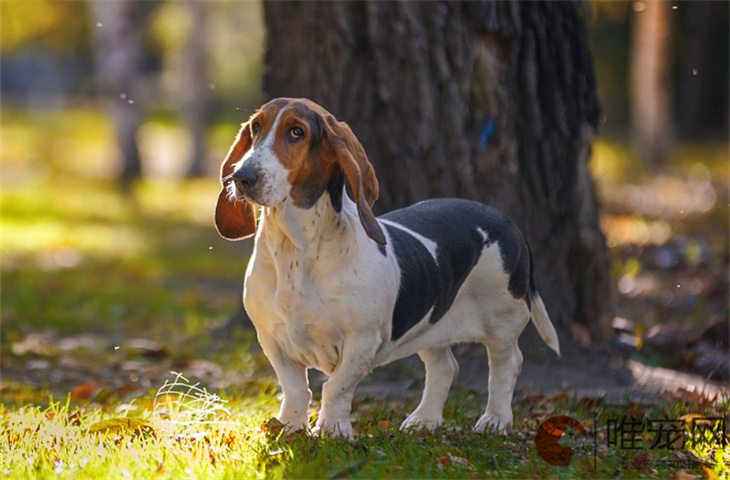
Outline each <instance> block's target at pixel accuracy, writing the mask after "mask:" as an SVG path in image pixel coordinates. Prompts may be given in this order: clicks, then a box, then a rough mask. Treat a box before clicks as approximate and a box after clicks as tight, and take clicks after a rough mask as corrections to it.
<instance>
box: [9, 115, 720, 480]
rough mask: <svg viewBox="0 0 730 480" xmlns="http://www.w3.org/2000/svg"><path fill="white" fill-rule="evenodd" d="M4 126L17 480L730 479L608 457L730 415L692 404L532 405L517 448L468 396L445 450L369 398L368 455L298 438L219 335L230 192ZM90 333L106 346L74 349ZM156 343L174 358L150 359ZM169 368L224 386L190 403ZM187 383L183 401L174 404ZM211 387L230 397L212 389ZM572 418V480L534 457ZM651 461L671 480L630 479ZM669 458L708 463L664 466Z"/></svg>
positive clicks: (345, 444)
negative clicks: (642, 426)
mask: <svg viewBox="0 0 730 480" xmlns="http://www.w3.org/2000/svg"><path fill="white" fill-rule="evenodd" d="M68 115H70V116H68ZM2 122H3V123H2V129H3V137H2V141H3V145H2V147H3V148H2V149H0V151H1V152H2V161H3V188H2V192H1V194H0V206H1V207H2V215H1V216H0V229H1V232H2V236H1V240H0V241H1V243H0V253H1V255H2V265H1V268H2V269H1V271H0V272H1V273H2V278H1V280H2V285H1V286H2V288H1V290H0V300H1V301H2V331H1V332H0V353H1V355H2V369H3V378H2V380H0V476H1V477H2V478H13V479H16V478H17V479H22V478H43V479H64V478H83V479H120V478H133V479H147V478H150V479H165V478H222V479H225V478H232V479H233V478H414V477H415V478H525V477H533V478H534V477H537V478H574V477H580V478H609V477H610V478H614V477H617V476H623V477H631V478H634V477H636V478H656V477H659V478H667V477H672V476H675V477H676V475H677V472H678V471H679V470H682V469H684V470H686V471H687V472H688V473H690V474H692V475H704V476H705V477H709V478H713V477H712V475H715V476H717V477H722V476H723V475H724V476H725V477H723V478H727V471H728V464H730V449H728V448H727V447H725V448H710V447H709V446H707V445H696V446H694V447H692V448H688V449H685V450H682V451H673V450H667V449H664V450H657V449H650V448H648V446H647V445H644V448H643V449H642V450H640V451H639V452H627V451H626V450H622V449H621V448H618V447H617V446H615V445H614V446H606V444H607V439H606V436H607V434H608V432H607V430H606V427H607V425H608V422H609V420H610V419H612V418H620V417H622V416H624V415H631V416H636V417H643V418H647V419H660V418H671V419H680V418H682V417H686V416H687V415H691V414H695V415H703V416H712V415H722V414H724V413H727V411H728V410H729V409H730V405H729V404H728V401H727V400H720V399H707V398H706V397H704V396H702V395H697V394H691V393H689V392H678V393H677V394H676V395H675V398H672V399H669V400H667V401H665V402H663V403H659V404H652V405H639V404H634V403H631V402H626V403H625V404H622V405H610V404H608V403H607V402H604V401H603V400H602V399H600V398H598V399H592V398H579V397H577V396H576V395H569V394H560V395H556V396H541V395H539V394H533V395H527V396H523V397H521V398H517V399H516V401H515V404H514V410H515V431H514V432H513V433H512V434H510V435H507V436H503V435H497V434H493V433H487V434H477V433H474V432H472V431H471V430H470V427H471V426H472V425H473V424H474V423H475V422H476V419H477V418H478V417H479V415H480V413H481V411H480V410H481V408H482V405H483V403H484V401H485V398H483V395H482V394H480V393H478V392H474V391H469V390H466V389H463V388H462V389H456V390H455V391H453V392H452V393H451V395H450V397H449V400H448V403H447V406H446V409H445V418H446V423H445V425H444V427H443V428H441V429H440V430H438V431H437V432H435V433H433V434H430V433H426V432H401V431H399V430H398V426H399V425H400V423H401V422H402V421H403V419H404V418H405V416H406V415H407V413H408V412H409V411H412V410H413V409H414V408H415V406H416V401H415V400H402V399H393V398H389V399H386V400H375V399H372V398H368V397H363V396H361V395H356V401H355V404H354V411H353V419H354V427H355V430H356V432H357V437H356V438H355V439H354V440H352V441H347V440H343V439H339V438H331V437H327V436H325V437H314V436H310V435H308V434H304V433H289V432H286V431H284V430H282V429H281V426H280V425H277V422H276V421H274V420H272V419H271V417H272V415H273V414H274V413H275V412H276V411H277V409H278V399H277V393H278V390H277V388H276V380H275V378H274V377H273V373H272V370H271V368H270V366H269V365H268V362H267V361H266V359H265V358H264V357H263V355H262V354H261V353H260V351H259V350H258V349H257V348H256V340H255V336H254V333H253V332H251V331H247V332H240V333H236V334H235V335H234V337H233V338H225V339H221V338H220V337H214V336H213V332H214V331H215V330H216V329H217V328H219V327H221V326H222V325H224V324H225V322H226V321H227V319H228V317H229V316H230V315H231V314H232V313H233V312H235V311H236V310H237V309H238V308H239V304H240V289H241V286H240V285H241V281H242V277H243V271H244V269H245V265H246V258H245V257H244V255H243V253H242V251H243V250H242V249H241V246H240V245H238V244H232V243H229V242H226V241H224V240H221V239H220V238H219V237H218V235H217V234H216V232H215V230H214V228H213V226H212V220H211V216H212V209H213V202H214V201H215V198H216V195H217V191H218V188H219V185H218V182H217V180H215V179H204V180H196V181H186V182H165V181H146V182H143V183H140V184H138V185H136V186H135V187H134V188H133V190H132V191H131V192H123V191H120V190H119V189H117V188H116V185H115V183H114V182H113V181H112V180H110V179H107V178H104V177H103V176H101V175H100V172H105V171H108V170H109V169H110V165H111V164H113V161H112V160H111V158H112V157H113V155H112V154H111V153H110V151H111V150H113V148H111V147H110V146H109V145H111V144H112V143H111V131H112V129H111V128H110V126H109V124H108V122H107V120H106V119H105V117H103V116H102V115H100V114H99V113H98V112H95V111H76V112H71V113H70V114H68V113H60V112H45V113H44V114H38V113H23V112H9V113H8V112H7V111H4V112H3V117H2ZM221 128H222V127H221ZM213 130H214V131H217V130H219V128H218V127H216V128H214V129H213ZM234 133H235V132H234ZM225 141H226V142H227V141H228V140H225ZM218 147H221V145H218ZM222 147H223V148H225V145H223V146H222ZM602 148H608V147H607V146H606V145H603V147H602ZM611 148H612V150H611V151H620V149H618V148H614V147H611ZM87 334H93V335H96V336H95V337H93V338H92V339H91V340H89V341H88V342H87V343H84V342H80V343H79V345H78V346H74V345H75V344H70V345H71V346H69V344H66V345H64V343H63V341H64V340H69V339H73V340H74V341H77V340H79V338H83V337H81V336H83V335H87ZM140 338H142V339H146V340H149V341H152V342H155V343H154V344H153V345H157V346H158V347H157V349H155V348H148V349H147V350H145V349H140V348H138V347H134V345H135V342H137V341H138V339H140ZM203 360H205V361H207V362H208V364H204V365H202V366H201V361H203ZM206 368H207V369H208V370H210V369H213V370H215V368H217V369H218V370H217V371H216V372H217V373H205V371H206ZM170 371H177V372H182V373H183V374H185V375H186V376H189V378H190V379H191V382H192V383H195V382H197V381H198V380H194V379H193V377H194V376H195V375H196V372H203V373H201V374H200V376H201V377H202V378H204V379H207V380H205V381H204V383H202V384H201V385H199V386H197V387H196V388H192V389H191V388H188V387H186V382H183V381H182V380H181V379H179V378H178V377H176V376H175V375H173V374H171V373H170ZM130 372H131V373H130ZM63 375H67V376H65V377H64V376H63ZM136 377H144V379H146V380H147V381H148V383H144V382H142V379H141V378H136ZM176 378H178V380H179V382H178V383H180V384H178V385H177V386H176V388H178V390H177V392H178V393H175V392H170V391H166V389H167V390H169V383H167V385H166V382H170V381H173V380H175V379H176ZM196 378H197V377H196ZM212 381H215V382H217V384H218V385H219V387H216V390H215V394H216V396H213V395H212V394H211V393H209V392H207V391H205V390H204V389H203V387H206V384H205V383H206V382H212ZM208 388H209V387H208ZM180 392H182V393H184V395H183V394H181V393H180ZM317 394H318V392H316V391H315V397H316V396H317ZM54 398H55V400H54ZM58 399H61V400H60V401H59V400H58ZM201 403H202V406H201ZM313 413H314V409H313ZM556 415H568V416H571V417H573V418H575V419H577V420H579V421H580V422H581V423H582V424H583V425H584V426H585V427H586V428H587V431H588V433H589V435H588V436H584V435H582V434H580V432H578V431H577V430H575V429H571V430H569V431H568V432H566V435H565V436H564V439H563V440H561V444H562V445H565V446H568V447H570V448H572V449H573V460H572V462H571V464H570V465H569V466H567V467H556V466H551V465H549V464H548V463H546V462H545V461H544V460H543V459H542V458H541V457H540V456H539V455H538V453H537V451H536V449H535V436H536V432H537V429H538V426H539V425H540V423H541V422H542V421H544V420H545V419H547V418H549V417H552V416H556ZM312 420H314V415H313V417H312ZM645 440H647V441H648V440H649V439H645ZM596 445H597V446H598V448H597V449H596V448H594V447H595V446H596ZM641 454H646V455H647V458H648V460H650V461H651V462H655V463H656V462H660V463H659V464H658V465H659V466H658V467H657V468H655V469H654V470H651V469H647V470H644V471H640V470H637V469H636V468H633V467H631V466H630V465H631V460H632V459H633V458H634V457H636V455H641ZM689 455H695V456H696V458H694V457H689ZM693 458H694V459H693ZM667 459H669V460H681V461H687V459H693V460H692V461H693V462H694V463H691V464H690V467H688V468H682V467H666V466H662V465H666V464H667V462H666V460H667ZM700 460H702V461H706V462H707V467H704V468H703V467H702V466H701V465H700ZM661 461H664V463H661ZM710 472H711V473H710Z"/></svg>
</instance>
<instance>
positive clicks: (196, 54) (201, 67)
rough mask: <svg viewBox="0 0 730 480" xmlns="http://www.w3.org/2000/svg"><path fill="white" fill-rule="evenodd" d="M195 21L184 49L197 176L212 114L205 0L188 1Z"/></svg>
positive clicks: (187, 113) (192, 174) (188, 115)
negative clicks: (206, 131) (206, 130)
mask: <svg viewBox="0 0 730 480" xmlns="http://www.w3.org/2000/svg"><path fill="white" fill-rule="evenodd" d="M188 8H190V10H191V13H192V17H193V24H192V29H191V32H190V38H189V39H188V43H187V47H186V49H185V53H184V55H185V69H184V72H185V76H186V78H185V83H186V88H185V93H186V95H185V98H183V99H182V100H183V102H184V105H183V106H184V111H183V115H184V116H185V119H186V122H187V124H188V126H189V128H190V133H191V136H192V140H193V152H192V156H191V159H190V166H189V168H188V172H187V175H188V176H190V177H198V176H201V175H203V174H204V173H205V170H206V162H205V154H206V141H205V129H206V127H207V126H208V117H209V115H210V101H211V94H210V88H209V85H208V74H207V55H208V52H207V51H206V20H205V19H206V15H207V4H206V2H203V1H192V2H189V4H188Z"/></svg>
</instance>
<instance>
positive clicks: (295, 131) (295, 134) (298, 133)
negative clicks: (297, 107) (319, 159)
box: [289, 127, 304, 140]
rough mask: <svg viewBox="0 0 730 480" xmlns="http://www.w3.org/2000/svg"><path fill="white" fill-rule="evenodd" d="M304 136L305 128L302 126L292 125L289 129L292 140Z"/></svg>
mask: <svg viewBox="0 0 730 480" xmlns="http://www.w3.org/2000/svg"><path fill="white" fill-rule="evenodd" d="M303 136H304V130H302V129H301V128H300V127H292V128H291V129H290V130H289V138H291V139H292V140H299V139H300V138H302V137H303Z"/></svg>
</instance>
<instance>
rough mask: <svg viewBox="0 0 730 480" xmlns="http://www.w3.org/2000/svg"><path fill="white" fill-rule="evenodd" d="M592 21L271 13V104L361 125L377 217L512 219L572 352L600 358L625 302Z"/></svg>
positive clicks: (529, 8)
mask: <svg viewBox="0 0 730 480" xmlns="http://www.w3.org/2000/svg"><path fill="white" fill-rule="evenodd" d="M582 8H583V7H582V4H581V3H576V2H484V1H481V2H452V1H436V2H335V3H329V2H267V3H265V4H264V13H265V22H266V26H267V29H268V43H267V52H266V63H267V67H268V70H267V74H266V77H265V79H264V89H265V91H266V93H267V94H268V95H269V96H271V97H277V96H306V97H309V98H311V99H312V100H314V101H316V102H319V103H321V104H322V105H323V106H325V107H326V108H327V109H329V110H330V111H332V113H333V114H335V115H336V116H337V117H338V118H340V119H341V120H345V121H347V122H348V123H349V124H350V125H351V127H352V128H353V130H354V131H355V133H356V134H357V135H358V137H359V138H360V140H361V141H362V143H363V145H364V147H365V150H366V151H367V152H368V154H369V158H370V160H371V162H372V163H373V165H374V166H375V169H376V172H378V175H379V179H380V182H381V197H380V201H379V202H378V203H377V204H376V209H378V208H379V209H380V210H381V211H387V210H390V209H393V208H396V207H402V206H405V205H407V204H410V203H413V202H415V201H418V200H422V199H424V198H427V197H440V196H459V197H467V198H472V199H476V200H480V201H484V202H487V203H490V204H492V205H495V206H497V207H500V208H502V209H503V210H505V211H506V212H508V213H509V214H510V215H511V216H512V218H514V219H515V220H516V221H517V223H518V224H519V225H520V227H521V228H522V230H523V232H524V233H525V235H526V237H527V239H528V240H529V242H530V244H531V246H532V249H533V252H534V257H535V261H536V270H537V276H536V278H537V283H538V288H539V289H540V291H541V293H542V296H543V298H544V299H545V303H546V304H547V308H548V311H549V312H550V315H551V317H552V319H553V321H554V322H555V324H556V326H557V328H558V330H559V331H560V332H561V336H562V337H563V338H565V336H566V332H570V333H571V334H572V336H573V337H574V338H577V339H579V340H580V341H582V342H586V343H587V342H590V341H591V340H593V341H596V342H604V341H606V340H607V339H608V338H609V336H610V335H611V328H610V308H611V301H610V299H611V286H610V281H609V275H608V260H607V254H606V248H605V241H604V237H603V234H602V232H601V229H600V226H599V219H598V209H597V204H596V199H595V196H594V191H593V185H592V181H591V178H590V176H589V173H588V171H587V161H588V157H589V153H590V148H591V141H592V138H593V136H594V134H595V131H596V127H597V123H598V117H599V114H600V107H599V104H598V100H597V97H596V90H595V89H596V87H595V78H594V71H593V65H592V59H591V54H590V52H589V50H588V46H587V45H588V39H587V31H586V26H585V23H584V19H583V12H582ZM293 39H294V40H293Z"/></svg>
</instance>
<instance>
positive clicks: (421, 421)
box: [400, 413, 444, 432]
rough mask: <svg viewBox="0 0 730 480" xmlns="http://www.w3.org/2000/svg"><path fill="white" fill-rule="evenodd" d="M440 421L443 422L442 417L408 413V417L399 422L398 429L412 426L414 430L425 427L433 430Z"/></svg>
mask: <svg viewBox="0 0 730 480" xmlns="http://www.w3.org/2000/svg"><path fill="white" fill-rule="evenodd" d="M442 423H444V419H443V417H422V416H420V415H416V414H415V413H411V414H410V415H408V418H406V419H405V420H404V421H403V423H401V425H400V429H401V430H407V429H409V428H413V429H416V430H420V429H425V430H428V431H431V432H433V431H434V430H436V429H437V428H438V427H439V426H440V425H441V424H442Z"/></svg>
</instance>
